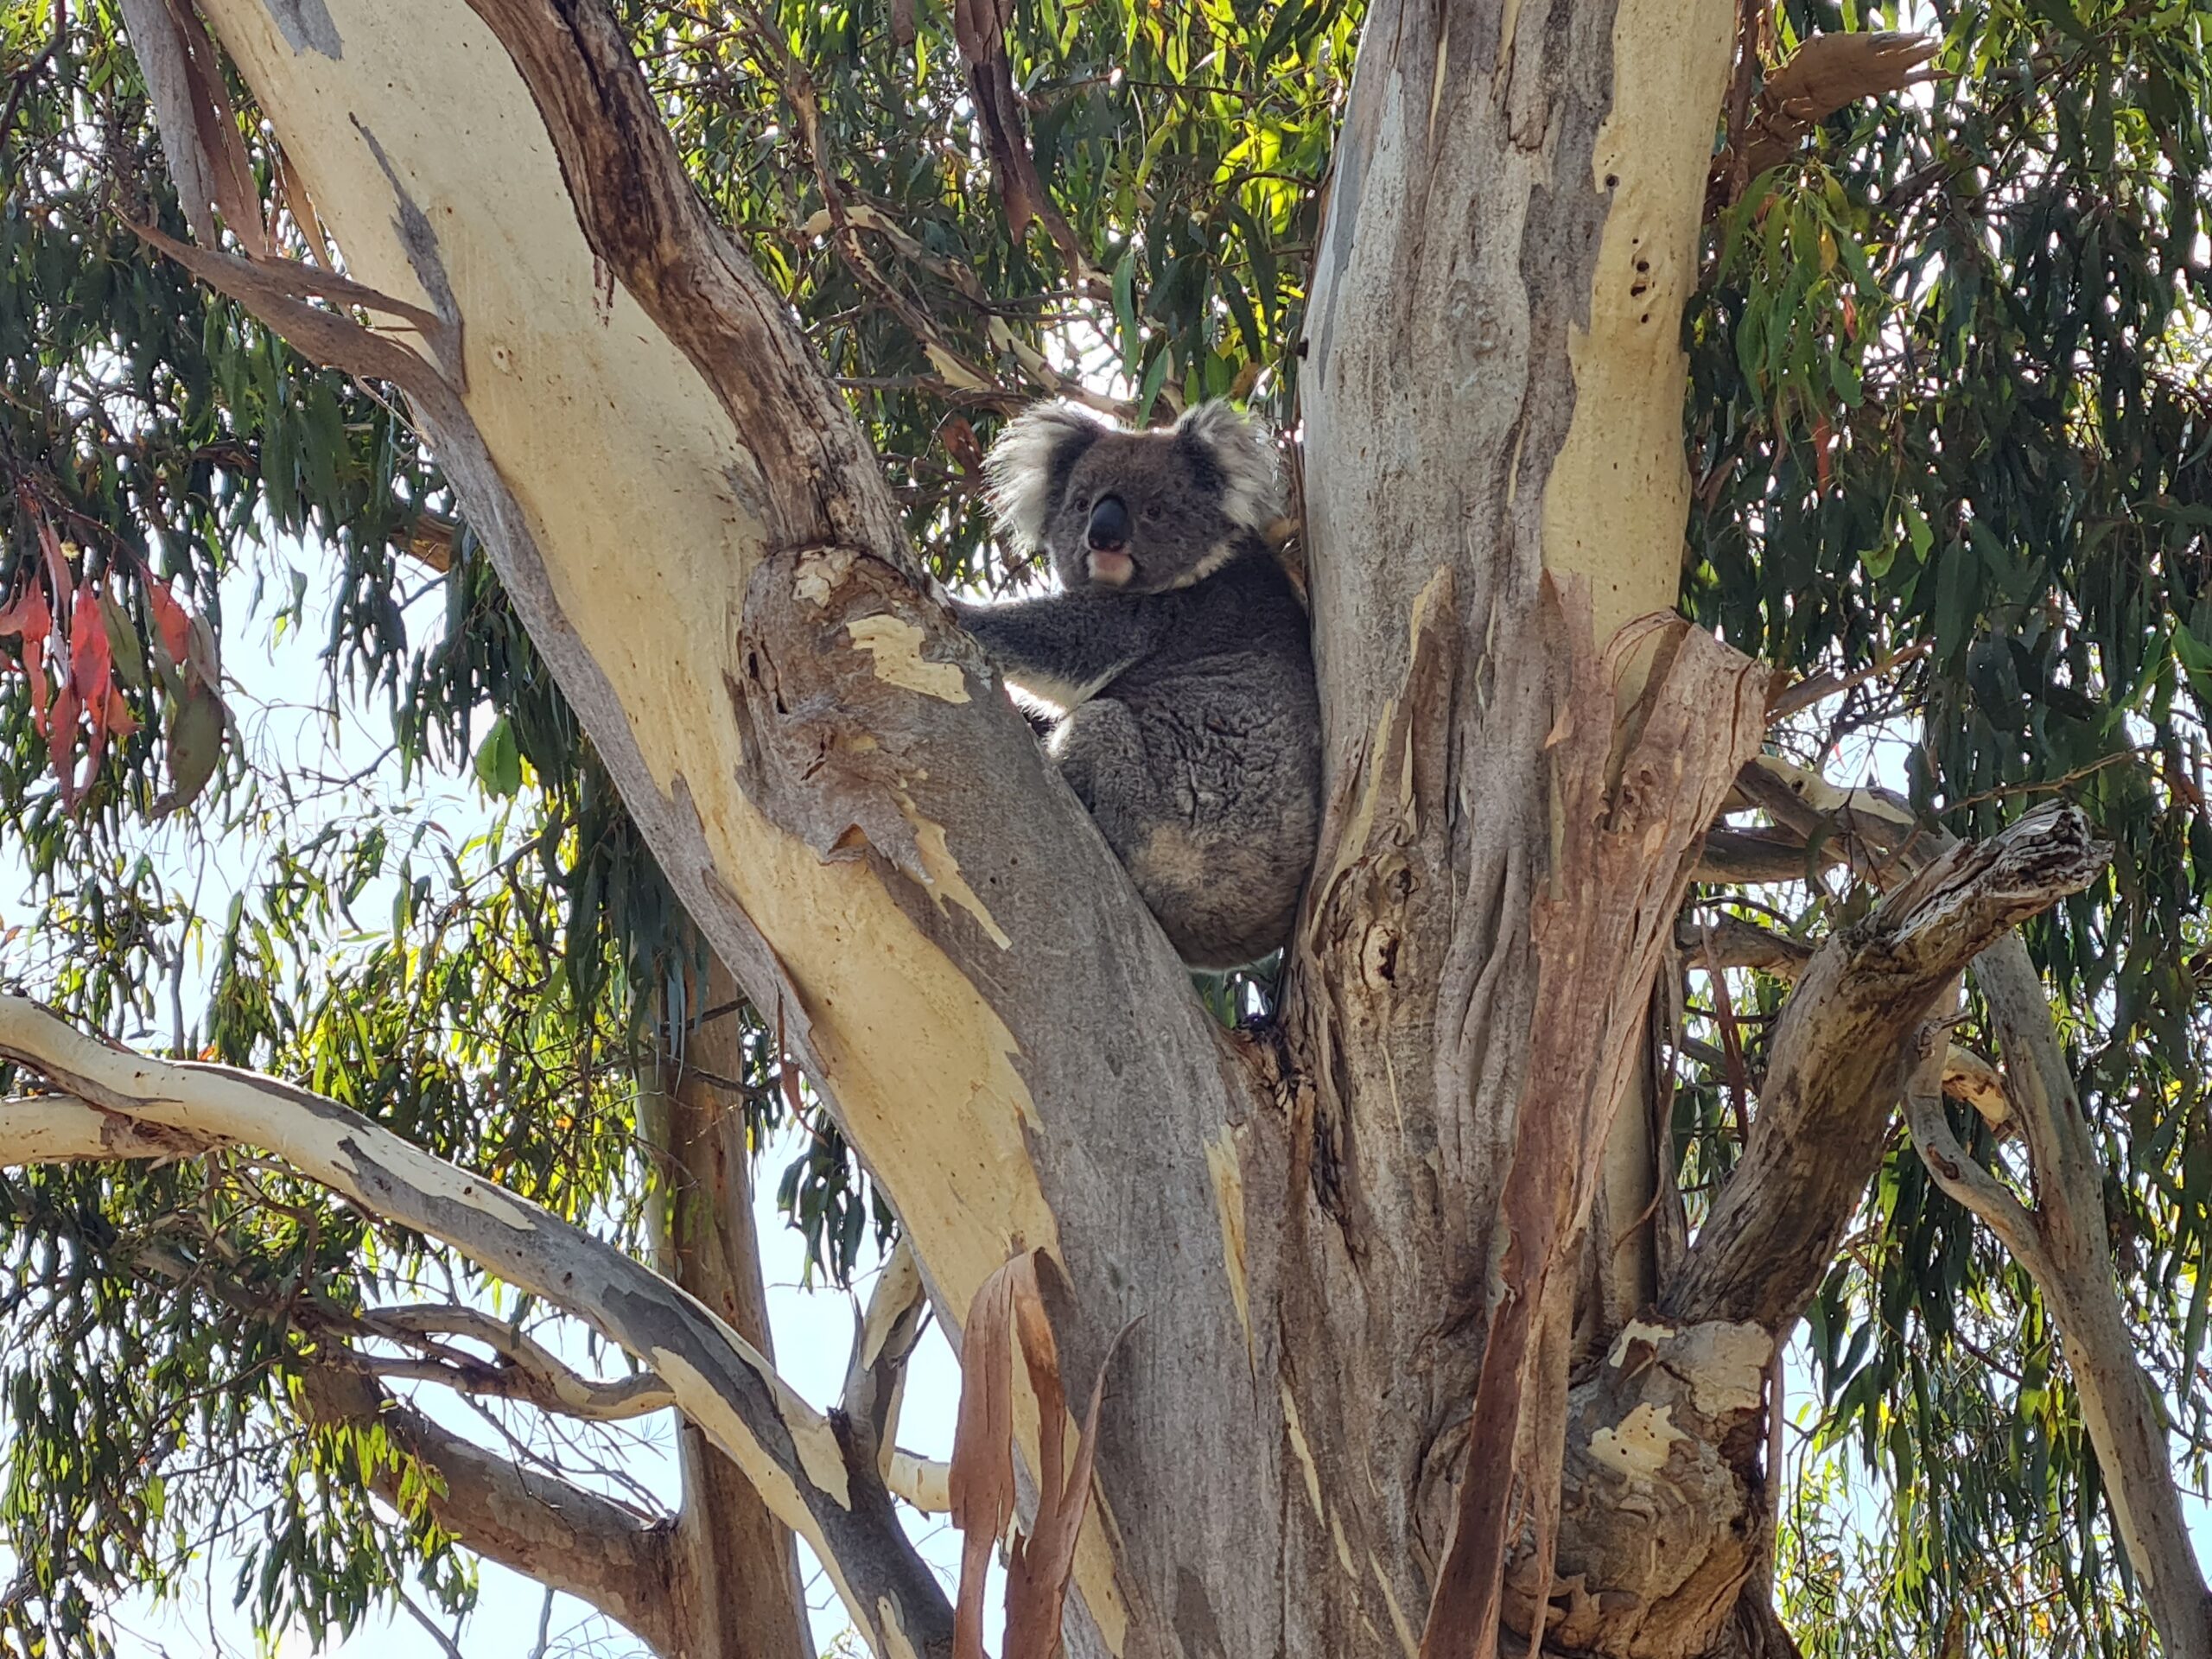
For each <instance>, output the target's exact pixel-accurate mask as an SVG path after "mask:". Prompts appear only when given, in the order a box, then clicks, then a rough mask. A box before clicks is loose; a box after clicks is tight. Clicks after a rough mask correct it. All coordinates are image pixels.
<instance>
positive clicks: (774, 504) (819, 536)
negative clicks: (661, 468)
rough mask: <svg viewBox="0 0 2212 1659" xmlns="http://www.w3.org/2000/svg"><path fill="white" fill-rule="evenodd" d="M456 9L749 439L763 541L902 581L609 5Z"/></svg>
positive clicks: (573, 193) (818, 380) (823, 401)
mask: <svg viewBox="0 0 2212 1659" xmlns="http://www.w3.org/2000/svg"><path fill="white" fill-rule="evenodd" d="M469 3H470V5H471V8H472V9H473V10H474V11H475V13H476V14H477V16H480V17H481V18H482V19H483V20H484V22H486V24H487V25H488V26H489V27H490V29H492V32H493V34H494V35H498V36H499V43H500V44H501V45H502V46H504V47H505V48H506V49H507V52H508V54H510V55H511V56H512V58H513V60H514V63H515V67H516V68H517V69H518V70H520V71H521V73H522V77H523V79H524V81H526V82H527V83H528V84H529V86H530V91H531V97H532V98H533V99H536V100H537V107H538V111H539V113H540V114H542V115H543V117H544V118H545V126H546V130H547V133H548V134H549V136H550V137H551V139H552V141H553V147H554V149H555V152H556V154H557V155H558V156H560V159H561V174H562V177H563V180H565V181H566V182H567V184H568V187H569V195H570V197H571V198H572V199H573V200H574V201H575V210H576V220H577V223H578V224H579V225H580V226H582V230H583V233H584V238H585V239H586V240H587V241H588V242H589V243H590V244H591V247H592V251H593V252H594V253H595V254H597V255H598V256H599V257H601V258H602V259H604V260H605V261H607V264H608V265H609V266H610V267H611V268H612V269H613V272H614V274H615V276H616V277H617V278H619V279H620V282H621V283H622V285H623V287H624V288H626V289H628V290H629V292H630V294H631V295H632V297H633V298H635V299H636V300H637V302H638V303H639V305H640V306H641V307H643V308H644V309H645V315H647V316H649V317H651V318H652V321H654V323H655V324H657V325H658V327H660V328H661V329H662V331H663V332H664V333H665V334H667V335H668V337H669V339H670V340H673V341H674V342H675V343H676V344H677V346H678V347H680V348H681V349H682V350H683V353H684V355H685V356H686V357H688V358H690V359H691V362H692V364H693V365H694V366H695V367H696V368H697V370H698V371H699V373H700V376H701V378H703V379H704V380H705V381H706V383H707V385H709V387H711V388H712V389H713V391H714V392H715V396H716V397H719V398H720V399H721V403H722V406H723V407H724V408H725V409H726V410H728V411H729V416H730V419H731V421H732V422H733V423H734V424H735V426H736V428H737V429H738V430H739V431H740V432H741V433H743V434H744V435H745V440H746V442H747V443H748V444H750V445H752V446H753V448H754V451H755V454H756V455H757V457H758V459H759V462H760V481H761V485H762V487H763V492H764V501H763V505H764V506H765V507H766V510H767V517H768V520H769V523H768V529H769V533H770V540H771V543H772V545H780V546H785V547H804V546H822V545H828V546H843V547H856V548H864V549H867V550H868V551H870V552H872V553H874V554H875V555H876V556H879V557H880V558H885V559H888V560H892V561H893V562H896V563H902V565H903V566H904V567H905V568H906V571H907V574H908V575H912V574H913V571H912V567H911V564H910V563H906V557H905V552H906V536H905V533H904V531H902V530H901V528H900V526H899V517H898V513H897V510H896V507H895V505H894V504H893V501H892V499H891V495H890V492H889V490H888V488H887V486H885V484H884V482H883V478H882V474H881V472H880V470H879V468H878V467H877V465H876V462H875V458H874V454H873V453H872V452H871V451H870V450H869V448H868V442H867V441H866V439H865V438H864V437H863V436H862V435H861V430H860V427H859V424H858V423H856V422H855V420H854V419H853V416H852V412H851V411H850V410H849V409H848V408H847V407H846V406H845V404H844V400H843V399H842V397H839V396H838V393H837V391H836V388H835V387H834V386H832V385H830V383H829V380H828V379H827V378H825V377H824V376H823V373H822V372H821V369H820V368H819V366H818V365H817V364H816V362H815V360H814V358H813V356H812V354H811V353H810V351H809V350H808V348H807V345H806V341H805V340H804V338H803V337H802V336H801V335H800V334H799V332H798V327H796V326H795V325H794V323H793V322H792V321H791V316H790V314H789V311H788V309H787V308H786V307H785V305H784V303H783V302H782V301H780V300H779V299H778V297H777V296H776V295H775V293H774V292H773V291H772V289H770V288H769V286H768V284H767V283H766V282H764V281H763V280H762V279H761V277H760V273H759V271H757V270H755V269H754V268H753V263H752V261H751V260H749V259H748V258H747V257H746V256H745V254H744V252H743V251H742V250H741V249H739V248H738V247H737V246H735V245H734V244H733V243H732V242H731V240H730V238H728V235H726V234H725V233H724V232H723V231H722V229H721V226H718V225H716V224H715V221H714V219H713V217H712V216H711V215H710V214H709V213H708V211H707V208H706V205H705V204H704V203H703V202H702V201H701V200H699V193H698V192H697V190H696V189H695V188H693V186H692V183H691V181H690V179H689V178H688V177H686V176H685V175H684V172H683V160H682V158H681V157H680V156H678V155H677V149H676V142H675V140H674V139H673V138H672V137H670V135H669V130H668V125H667V123H666V122H665V121H664V119H663V118H662V115H661V112H660V111H659V109H658V107H657V106H656V105H655V104H654V102H653V97H652V91H651V89H650V88H648V87H647V86H646V85H645V76H644V75H643V74H642V73H639V68H638V65H637V61H636V60H635V59H633V58H632V56H631V55H630V50H629V48H628V47H627V46H626V44H625V43H624V41H623V39H622V35H621V30H620V27H619V26H618V25H617V23H616V22H615V21H614V18H613V14H612V13H611V12H610V11H609V10H607V7H606V6H605V5H604V4H602V3H601V0H469Z"/></svg>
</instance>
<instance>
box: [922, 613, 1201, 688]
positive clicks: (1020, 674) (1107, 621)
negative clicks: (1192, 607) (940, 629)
mask: <svg viewBox="0 0 2212 1659" xmlns="http://www.w3.org/2000/svg"><path fill="white" fill-rule="evenodd" d="M1160 597H1163V596H1160V595H1154V594H1095V593H1076V594H1043V595H1041V596H1040V597H1039V598H1036V599H1019V600H1015V601H1012V602H1011V603H1008V604H1004V605H976V604H970V603H969V601H965V600H958V599H956V600H954V601H952V613H953V615H954V616H955V617H956V618H957V620H959V623H960V626H962V627H963V628H965V629H967V630H968V632H969V633H971V634H973V635H975V637H976V639H977V641H978V642H980V643H981V644H982V647H983V651H984V652H985V654H986V655H988V657H989V658H991V660H992V661H994V662H995V663H996V664H998V665H999V667H1000V669H1001V671H1003V672H1004V673H1005V675H1006V677H1007V678H1008V679H1009V680H1012V681H1013V682H1014V683H1015V684H1016V685H1018V686H1020V688H1021V689H1022V690H1025V691H1027V692H1030V693H1032V694H1033V695H1034V696H1040V697H1043V698H1045V699H1046V700H1047V701H1048V702H1056V703H1058V704H1059V706H1060V707H1062V708H1063V709H1072V708H1074V707H1075V706H1076V705H1077V703H1080V702H1087V701H1089V700H1090V698H1091V697H1092V696H1096V694H1097V693H1098V692H1099V691H1100V690H1102V689H1103V688H1104V687H1105V686H1106V685H1108V684H1109V683H1111V682H1112V681H1113V680H1114V679H1115V677H1116V676H1118V675H1120V674H1122V673H1123V672H1125V671H1128V669H1131V668H1133V667H1135V665H1136V664H1139V663H1141V662H1142V661H1143V660H1144V659H1145V658H1147V657H1149V656H1150V655H1152V653H1153V652H1154V651H1156V650H1157V649H1159V645H1160V637H1161V634H1162V631H1163V628H1164V625H1165V623H1166V617H1165V614H1164V607H1162V606H1161V605H1160V603H1159V602H1158V601H1159V599H1160Z"/></svg>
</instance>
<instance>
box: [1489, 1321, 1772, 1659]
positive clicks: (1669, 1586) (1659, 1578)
mask: <svg viewBox="0 0 2212 1659" xmlns="http://www.w3.org/2000/svg"><path fill="white" fill-rule="evenodd" d="M1773 1355H1774V1340H1773V1338H1771V1337H1770V1336H1769V1335H1768V1334H1767V1333H1766V1332H1764V1331H1763V1330H1761V1329H1760V1328H1759V1327H1758V1325H1738V1324H1732V1323H1728V1322H1722V1321H1715V1322H1712V1323H1707V1324H1700V1325H1681V1326H1676V1325H1666V1324H1662V1323H1659V1322H1657V1321H1656V1320H1652V1319H1638V1320H1635V1321H1632V1322H1630V1325H1628V1326H1627V1328H1626V1329H1624V1331H1622V1332H1621V1334H1620V1336H1619V1337H1618V1338H1617V1339H1616V1340H1615V1342H1614V1344H1613V1347H1612V1350H1611V1352H1610V1353H1608V1354H1607V1355H1606V1357H1605V1359H1604V1360H1603V1361H1602V1362H1600V1363H1599V1365H1598V1366H1597V1368H1596V1370H1594V1371H1593V1372H1592V1374H1590V1375H1589V1376H1586V1377H1584V1378H1582V1379H1581V1380H1580V1381H1579V1382H1577V1383H1575V1385H1574V1386H1573V1389H1572V1390H1571V1392H1570V1394H1569V1395H1568V1404H1567V1449H1566V1458H1565V1460H1564V1463H1563V1465H1562V1467H1561V1471H1560V1473H1561V1490H1560V1534H1559V1550H1558V1557H1557V1560H1556V1562H1555V1564H1554V1569H1553V1572H1552V1574H1551V1578H1550V1581H1549V1583H1548V1584H1546V1585H1543V1586H1539V1585H1538V1584H1537V1582H1536V1574H1537V1572H1538V1570H1539V1569H1538V1566H1537V1562H1538V1553H1537V1551H1536V1550H1535V1547H1534V1546H1535V1539H1534V1537H1533V1535H1529V1534H1524V1535H1523V1537H1522V1541H1521V1544H1520V1547H1519V1548H1516V1551H1515V1552H1514V1554H1513V1556H1512V1558H1511V1559H1510V1560H1509V1562H1508V1563H1507V1567H1506V1575H1505V1594H1506V1604H1505V1615H1506V1621H1507V1623H1509V1624H1511V1625H1512V1626H1513V1627H1514V1628H1515V1629H1516V1630H1522V1631H1524V1632H1525V1631H1527V1630H1529V1629H1531V1628H1532V1627H1533V1625H1534V1624H1535V1618H1536V1609H1537V1603H1538V1601H1539V1599H1540V1594H1539V1592H1540V1590H1541V1600H1542V1602H1543V1603H1544V1617H1545V1619H1546V1621H1547V1628H1546V1636H1545V1640H1546V1644H1547V1648H1548V1649H1557V1650H1560V1651H1562V1652H1572V1653H1587V1654H1593V1655H1596V1654H1602V1655H1605V1656H1608V1659H1698V1656H1700V1655H1702V1654H1704V1653H1705V1651H1706V1650H1707V1647H1708V1645H1709V1644H1710V1643H1711V1641H1712V1637H1713V1630H1715V1629H1716V1628H1717V1627H1719V1625H1720V1624H1722V1623H1723V1622H1724V1621H1725V1620H1726V1618H1727V1616H1728V1614H1729V1612H1730V1610H1731V1609H1732V1607H1733V1606H1734V1605H1735V1603H1736V1601H1737V1599H1738V1596H1739V1594H1740V1593H1741V1592H1742V1589H1743V1586H1744V1583H1745V1580H1746V1579H1747V1578H1748V1577H1749V1576H1750V1574H1751V1567H1752V1565H1753V1563H1754V1560H1755V1559H1756V1552H1757V1549H1758V1538H1759V1530H1760V1529H1759V1527H1758V1516H1759V1515H1760V1514H1761V1510H1760V1507H1759V1497H1760V1494H1761V1490H1762V1487H1763V1484H1764V1480H1765V1478H1766V1477H1765V1471H1764V1469H1763V1468H1762V1467H1761V1464H1760V1446H1761V1445H1762V1444H1763V1440H1764V1435H1763V1431H1762V1426H1763V1424H1764V1421H1765V1393H1764V1378H1765V1373H1766V1368H1767V1365H1768V1363H1769V1362H1770V1360H1771V1359H1772V1357H1773Z"/></svg>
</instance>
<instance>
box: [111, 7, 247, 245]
mask: <svg viewBox="0 0 2212 1659" xmlns="http://www.w3.org/2000/svg"><path fill="white" fill-rule="evenodd" d="M121 6H122V10H123V24H124V29H125V30H126V31H127V32H128V34H129V35H130V46H131V49H132V51H133V52H134V53H135V54H136V55H137V59H138V63H139V66H140V67H141V69H142V70H143V72H144V73H145V77H146V92H147V96H148V98H149V99H151V101H152V103H153V105H154V117H155V119H156V122H158V123H159V124H160V126H161V130H162V147H163V149H166V150H167V151H168V158H169V172H170V174H171V175H172V176H173V177H174V178H175V181H176V188H177V195H178V198H179V200H181V202H182V203H183V206H184V218H185V222H186V223H187V224H188V225H189V226H192V233H193V235H194V236H195V237H196V238H199V239H200V242H201V243H202V244H204V245H206V246H207V248H208V249H209V251H213V250H215V249H218V248H219V247H221V246H222V237H221V234H220V232H219V229H218V228H217V226H216V223H215V219H214V211H213V210H219V211H220V212H221V213H222V215H223V223H224V225H226V226H229V227H230V232H231V234H232V235H233V236H235V237H237V238H238V242H239V244H240V245H242V246H243V247H245V249H246V251H248V252H250V253H251V254H253V255H254V256H255V257H259V258H266V257H268V255H269V251H270V248H269V227H268V226H267V225H265V224H264V223H263V221H262V218H261V195H260V193H259V192H258V191H257V190H256V189H255V188H254V183H253V167H252V163H251V162H250V161H249V160H248V159H247V157H246V153H245V139H244V138H243V137H241V136H240V135H239V132H238V117H237V114H236V112H235V111H233V110H232V107H231V95H230V92H228V90H227V89H226V87H225V86H224V85H223V66H222V60H221V58H220V57H219V55H218V54H217V53H216V50H215V43H214V41H212V40H210V39H209V38H208V35H207V25H206V24H205V23H203V22H200V14H199V13H198V12H197V11H195V10H194V9H193V7H192V4H191V0H121Z"/></svg>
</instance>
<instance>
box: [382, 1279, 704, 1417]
mask: <svg viewBox="0 0 2212 1659" xmlns="http://www.w3.org/2000/svg"><path fill="white" fill-rule="evenodd" d="M362 1323H363V1324H365V1325H367V1326H369V1328H370V1329H371V1330H372V1331H373V1332H376V1333H377V1334H378V1335H379V1336H388V1337H391V1338H393V1339H394V1340H395V1341H399V1342H404V1343H409V1344H413V1345H416V1346H419V1347H423V1348H424V1349H425V1350H427V1351H429V1353H430V1354H431V1358H430V1361H429V1363H428V1364H426V1365H423V1366H422V1367H420V1368H419V1369H416V1370H408V1371H406V1372H404V1373H403V1372H402V1371H401V1370H398V1369H397V1368H396V1367H395V1366H393V1365H391V1364H390V1363H385V1362H383V1361H379V1360H376V1359H373V1358H365V1360H364V1363H366V1364H368V1365H370V1366H371V1367H372V1368H373V1369H374V1370H376V1372H377V1374H378V1376H400V1375H403V1374H404V1375H407V1376H418V1377H423V1378H424V1379H426V1380H429V1381H431V1382H436V1383H444V1384H446V1385H447V1386H448V1387H449V1388H454V1389H460V1390H461V1391H462V1392H464V1393H467V1394H483V1395H494V1396H496V1397H498V1398H500V1399H504V1400H520V1401H523V1402H525V1403H526V1404H529V1405H533V1406H536V1407H537V1408H539V1409H540V1410H542V1411H553V1412H558V1413H560V1414H562V1415H563V1416H566V1417H582V1418H585V1419H588V1420H589V1421H593V1422H601V1423H614V1422H625V1421H628V1420H629V1419H631V1418H632V1417H644V1416H646V1415H649V1414H652V1413H653V1412H656V1411H666V1410H668V1409H669V1408H671V1407H672V1406H674V1405H676V1404H677V1398H676V1390H675V1389H671V1388H670V1387H669V1385H668V1384H667V1383H664V1382H663V1381H662V1380H661V1379H660V1378H659V1377H658V1376H654V1375H653V1374H652V1372H650V1371H640V1372H639V1373H638V1374H637V1375H636V1376H626V1377H622V1378H620V1379H619V1380H617V1381H614V1382H611V1383H610V1382H601V1381H599V1380H598V1379H597V1378H594V1377H588V1376H583V1375H582V1373H581V1372H578V1371H576V1370H572V1369H571V1368H570V1367H569V1366H567V1365H564V1364H563V1363H561V1362H560V1361H559V1360H558V1359H556V1358H555V1357H554V1356H553V1354H552V1353H551V1352H550V1351H549V1350H548V1349H546V1348H545V1347H544V1346H543V1344H539V1343H537V1342H534V1341H532V1340H531V1338H529V1337H528V1336H525V1335H524V1333H523V1332H520V1331H518V1330H517V1329H516V1328H515V1327H514V1326H513V1325H509V1324H508V1323H507V1322H506V1321H505V1320H504V1319H493V1317H492V1316H491V1315H490V1314H489V1313H485V1312H484V1311H483V1310H482V1309H480V1308H474V1307H459V1306H436V1305H425V1306H410V1307H385V1308H377V1309H375V1310H373V1311H372V1312H371V1313H366V1314H365V1315H363V1316H362ZM428 1337H464V1338H467V1339H469V1340H470V1341H473V1342H480V1343H482V1344H484V1345H485V1346H486V1347H487V1348H489V1349H490V1350H491V1351H493V1353H494V1354H496V1355H497V1356H499V1358H498V1360H497V1361H496V1362H495V1363H492V1364H488V1365H487V1364H486V1363H484V1362H482V1361H480V1360H478V1359H476V1358H474V1357H472V1356H470V1355H467V1354H463V1353H459V1352H456V1351H454V1350H453V1349H451V1348H448V1347H447V1346H446V1345H445V1344H443V1343H425V1342H423V1338H428ZM403 1363H404V1362H403Z"/></svg>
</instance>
